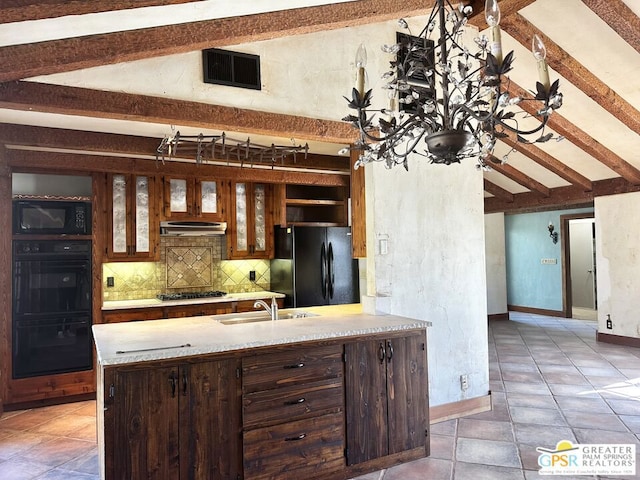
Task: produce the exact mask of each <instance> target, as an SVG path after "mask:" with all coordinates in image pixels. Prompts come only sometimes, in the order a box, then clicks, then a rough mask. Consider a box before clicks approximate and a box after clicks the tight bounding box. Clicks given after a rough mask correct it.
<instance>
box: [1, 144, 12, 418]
mask: <svg viewBox="0 0 640 480" xmlns="http://www.w3.org/2000/svg"><path fill="white" fill-rule="evenodd" d="M6 153H7V152H6V150H5V148H4V146H0V205H3V206H4V213H3V214H2V215H0V232H2V235H0V415H2V412H3V409H4V404H5V403H6V401H7V395H8V390H7V388H8V384H9V379H10V378H11V303H12V302H11V299H12V293H11V290H12V286H11V171H10V169H9V166H8V164H7V155H6Z"/></svg>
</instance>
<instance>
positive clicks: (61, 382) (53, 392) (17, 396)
mask: <svg viewBox="0 0 640 480" xmlns="http://www.w3.org/2000/svg"><path fill="white" fill-rule="evenodd" d="M7 383H8V388H9V393H8V396H7V398H6V403H7V404H11V405H13V404H14V403H17V404H25V403H26V402H47V401H51V402H52V403H55V401H56V400H57V402H58V403H59V402H60V401H64V400H61V398H64V397H70V396H73V395H91V394H95V391H96V372H95V370H93V369H91V370H83V371H80V372H71V373H61V374H57V375H44V376H40V377H30V378H20V379H9V380H8V382H7Z"/></svg>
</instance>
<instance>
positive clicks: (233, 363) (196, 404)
mask: <svg viewBox="0 0 640 480" xmlns="http://www.w3.org/2000/svg"><path fill="white" fill-rule="evenodd" d="M239 368H240V363H239V361H237V360H220V361H212V362H204V363H196V364H192V365H189V366H185V367H183V368H182V371H181V372H182V373H181V374H182V375H184V378H185V379H186V380H185V381H186V382H187V387H186V389H185V390H183V391H182V395H183V398H184V400H185V401H184V402H182V398H181V406H180V410H181V414H180V425H181V438H182V439H183V440H182V441H181V458H182V459H185V460H186V461H183V462H182V465H183V468H182V475H181V477H180V478H181V479H189V480H226V479H232V480H235V479H236V478H240V475H241V473H242V416H241V415H242V414H241V401H242V400H241V395H242V393H241V385H240V378H239V375H238V373H239Z"/></svg>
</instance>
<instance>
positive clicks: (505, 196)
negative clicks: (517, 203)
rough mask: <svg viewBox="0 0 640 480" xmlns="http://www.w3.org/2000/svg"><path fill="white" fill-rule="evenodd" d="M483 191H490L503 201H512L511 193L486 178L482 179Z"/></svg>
mask: <svg viewBox="0 0 640 480" xmlns="http://www.w3.org/2000/svg"><path fill="white" fill-rule="evenodd" d="M484 191H485V192H488V193H490V194H491V195H493V196H494V197H497V198H499V199H501V200H502V201H504V202H507V203H510V202H513V193H511V192H509V191H507V190H505V189H504V188H502V187H499V186H498V185H496V184H495V183H492V182H490V181H489V180H487V179H486V178H485V179H484Z"/></svg>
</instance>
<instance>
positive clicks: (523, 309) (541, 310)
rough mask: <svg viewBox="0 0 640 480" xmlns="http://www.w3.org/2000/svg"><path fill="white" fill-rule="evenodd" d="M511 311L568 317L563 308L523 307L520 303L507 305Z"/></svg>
mask: <svg viewBox="0 0 640 480" xmlns="http://www.w3.org/2000/svg"><path fill="white" fill-rule="evenodd" d="M507 308H508V309H509V311H510V312H521V313H533V314H535V315H546V316H547V317H562V318H566V315H565V313H564V311H563V310H547V309H545V308H534V307H521V306H519V305H507Z"/></svg>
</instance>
